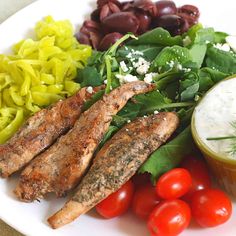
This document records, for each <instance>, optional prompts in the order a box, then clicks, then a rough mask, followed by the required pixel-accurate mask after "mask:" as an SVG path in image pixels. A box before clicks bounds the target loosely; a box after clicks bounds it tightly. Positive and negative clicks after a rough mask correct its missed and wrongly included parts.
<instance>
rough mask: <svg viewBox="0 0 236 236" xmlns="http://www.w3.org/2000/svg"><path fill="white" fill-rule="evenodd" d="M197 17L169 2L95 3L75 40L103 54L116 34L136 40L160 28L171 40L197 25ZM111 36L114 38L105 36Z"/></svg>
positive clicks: (114, 0)
mask: <svg viewBox="0 0 236 236" xmlns="http://www.w3.org/2000/svg"><path fill="white" fill-rule="evenodd" d="M199 16H200V12H199V10H198V8H197V7H195V6H193V5H183V6H180V7H177V6H176V5H175V3H174V1H172V0H159V1H156V2H155V1H153V0H131V1H129V0H127V1H122V2H120V0H97V9H95V10H94V11H93V12H92V13H91V15H90V19H91V20H88V21H85V22H84V24H83V26H82V28H81V29H80V32H79V33H77V35H76V37H77V39H78V41H79V42H80V43H85V44H89V45H91V46H92V47H93V48H95V49H99V50H105V49H107V45H111V44H110V42H115V39H116V38H117V37H118V36H117V33H119V34H121V35H125V34H127V33H130V32H132V33H133V34H135V35H136V36H139V35H141V34H144V33H146V32H147V31H149V30H152V29H154V28H156V27H163V28H164V29H166V30H168V31H169V32H170V34H171V35H172V36H175V35H180V34H183V33H184V32H186V31H188V29H189V28H190V27H192V26H193V25H195V24H197V23H198V19H199ZM111 33H115V34H112V35H108V34H111ZM106 35H108V37H106ZM102 41H103V42H102Z"/></svg>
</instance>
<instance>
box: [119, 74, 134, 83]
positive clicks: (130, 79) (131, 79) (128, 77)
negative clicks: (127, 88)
mask: <svg viewBox="0 0 236 236" xmlns="http://www.w3.org/2000/svg"><path fill="white" fill-rule="evenodd" d="M116 78H117V79H119V81H120V84H125V83H130V82H134V81H137V80H138V77H137V76H134V75H130V74H128V75H120V74H117V75H116Z"/></svg>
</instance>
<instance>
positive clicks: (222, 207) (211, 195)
mask: <svg viewBox="0 0 236 236" xmlns="http://www.w3.org/2000/svg"><path fill="white" fill-rule="evenodd" d="M191 209H192V214H193V217H194V219H195V220H196V222H197V223H198V224H199V225H201V226H202V227H213V226H217V225H220V224H223V223H225V222H226V221H227V220H228V219H229V218H230V216H231V213H232V203H231V201H230V199H229V198H228V196H227V195H226V194H225V193H224V192H222V191H221V190H218V189H203V190H199V191H197V192H195V193H193V196H192V199H191Z"/></svg>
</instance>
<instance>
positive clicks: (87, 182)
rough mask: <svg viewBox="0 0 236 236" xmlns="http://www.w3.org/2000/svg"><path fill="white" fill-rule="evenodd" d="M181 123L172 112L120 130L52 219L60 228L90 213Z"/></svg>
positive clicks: (101, 151) (135, 122) (148, 118)
mask: <svg viewBox="0 0 236 236" xmlns="http://www.w3.org/2000/svg"><path fill="white" fill-rule="evenodd" d="M178 123H179V119H178V117H177V116H176V115H175V114H174V113H171V112H163V113H159V114H157V115H152V116H149V117H147V118H138V119H136V120H135V121H134V122H132V123H130V124H127V125H126V126H125V127H123V128H122V129H121V130H120V131H118V132H117V133H116V134H115V135H114V136H113V137H112V138H111V139H110V140H109V141H108V142H107V143H106V144H105V145H104V146H103V148H102V149H101V150H100V151H99V152H98V154H97V156H96V157H95V159H94V161H93V164H92V166H91V168H90V169H89V171H88V173H87V175H85V177H84V178H83V180H82V182H81V183H80V185H79V187H78V190H77V192H76V194H75V195H74V196H73V197H72V199H71V200H69V201H68V202H67V203H66V204H65V206H64V207H63V208H62V209H61V210H60V211H58V212H57V213H56V214H55V215H53V216H52V217H50V218H49V219H48V222H49V224H50V225H51V227H52V228H59V227H61V226H63V225H65V224H68V223H70V222H72V221H73V220H75V219H76V218H77V217H79V216H80V215H81V214H84V213H86V212H87V211H89V210H90V209H91V208H93V207H94V206H95V205H97V204H98V203H99V202H100V201H102V200H103V199H105V198H106V197H107V196H108V195H110V194H111V193H113V192H115V191H116V190H118V189H119V188H120V187H121V186H122V185H123V184H124V183H126V182H127V181H128V180H129V179H130V178H131V177H132V176H133V175H134V174H135V173H136V171H137V170H138V169H139V167H140V166H141V165H142V164H143V163H144V162H145V160H146V159H147V158H148V156H149V155H150V154H151V153H152V152H153V151H155V150H156V149H157V148H158V147H159V146H160V145H161V144H163V143H165V142H166V141H167V139H168V138H169V137H170V136H171V134H172V133H173V132H174V130H175V129H176V128H177V126H178Z"/></svg>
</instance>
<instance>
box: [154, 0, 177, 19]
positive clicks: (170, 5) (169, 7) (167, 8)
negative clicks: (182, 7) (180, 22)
mask: <svg viewBox="0 0 236 236" xmlns="http://www.w3.org/2000/svg"><path fill="white" fill-rule="evenodd" d="M155 4H156V8H157V16H158V17H160V16H164V15H174V14H176V13H177V7H176V5H175V3H174V2H173V1H166V0H161V1H158V2H156V3H155Z"/></svg>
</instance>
